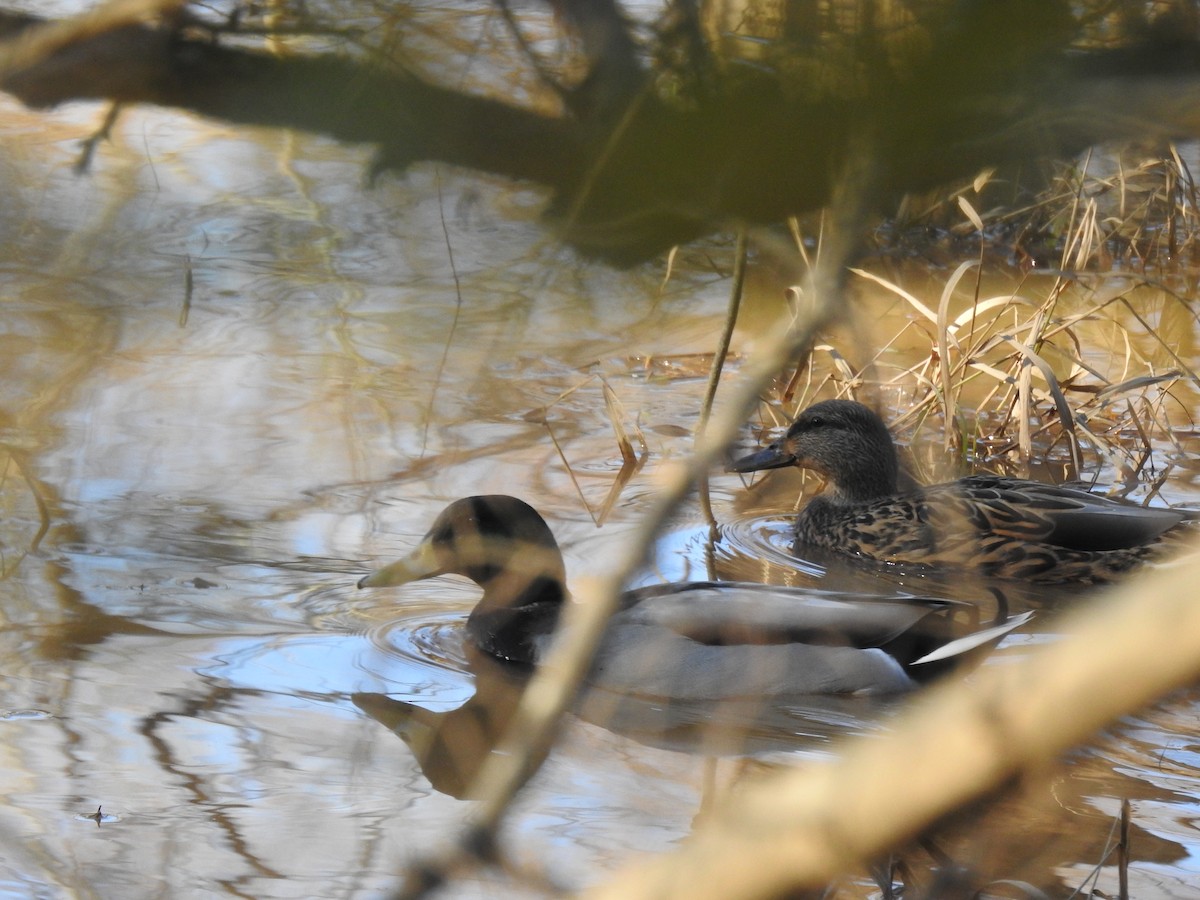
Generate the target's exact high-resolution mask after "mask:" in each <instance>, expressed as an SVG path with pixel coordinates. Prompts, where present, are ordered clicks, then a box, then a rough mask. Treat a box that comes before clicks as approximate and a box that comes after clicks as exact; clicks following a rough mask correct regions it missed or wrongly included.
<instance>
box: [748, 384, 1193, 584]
mask: <svg viewBox="0 0 1200 900" xmlns="http://www.w3.org/2000/svg"><path fill="white" fill-rule="evenodd" d="M788 465H796V466H800V467H802V468H806V469H812V470H814V471H816V472H818V473H820V474H821V475H823V476H824V477H825V478H826V479H828V481H829V483H830V487H831V490H830V491H828V492H826V493H824V494H822V495H820V496H818V497H816V498H814V499H813V500H811V501H810V502H809V503H808V505H807V506H805V507H804V509H802V510H801V511H800V514H799V515H798V516H797V517H796V541H797V543H798V544H807V545H812V546H818V547H824V548H827V549H831V550H835V551H838V552H841V553H847V554H851V555H854V556H858V557H865V558H868V559H872V560H877V561H880V562H888V563H899V564H909V565H931V566H942V567H950V568H956V569H970V570H974V571H977V572H979V573H981V574H983V575H987V576H990V577H994V578H1014V579H1021V580H1025V581H1032V582H1038V583H1042V584H1061V583H1068V582H1074V583H1080V584H1089V583H1101V582H1107V581H1111V580H1113V579H1114V578H1116V577H1118V576H1119V575H1121V574H1122V573H1123V572H1126V571H1128V570H1129V569H1132V568H1134V567H1135V566H1137V565H1138V564H1139V563H1141V562H1142V561H1143V560H1145V559H1147V558H1150V557H1152V556H1154V555H1156V554H1158V553H1159V552H1161V547H1162V540H1161V538H1162V535H1163V534H1164V533H1165V532H1167V531H1168V530H1169V529H1171V528H1174V527H1175V526H1176V525H1178V524H1179V523H1180V522H1182V521H1183V520H1184V519H1185V518H1187V516H1186V515H1185V514H1184V513H1182V512H1179V511H1176V510H1170V509H1148V508H1145V507H1141V506H1134V505H1132V504H1128V503H1121V502H1118V501H1115V500H1110V499H1107V498H1105V497H1100V496H1097V495H1096V494H1089V493H1088V492H1086V491H1081V490H1072V489H1070V488H1063V487H1057V486H1055V485H1049V484H1041V483H1040V482H1036V481H1027V480H1024V479H1020V478H1004V477H1001V476H997V475H972V476H969V477H967V478H960V479H959V480H958V481H953V482H949V483H947V484H938V485H934V486H932V487H926V488H921V489H919V490H916V491H912V492H908V493H899V492H898V491H897V487H896V479H897V472H898V469H899V464H898V462H897V457H896V447H895V444H894V442H893V441H892V436H891V434H890V433H889V432H888V430H887V426H886V425H884V423H883V420H882V419H880V418H879V416H878V415H876V414H875V413H874V412H873V411H872V410H871V409H869V408H868V407H866V406H864V405H863V404H861V403H856V402H854V401H851V400H825V401H823V402H821V403H816V404H814V405H813V406H810V407H809V408H808V409H806V410H804V412H802V413H801V414H800V416H799V418H797V419H796V421H795V422H794V423H793V424H792V426H791V427H790V428H789V429H788V430H787V433H786V434H785V435H784V436H783V437H782V438H781V439H780V440H778V441H776V442H775V443H773V444H771V445H770V446H768V447H766V448H764V449H763V450H760V451H759V452H758V453H754V454H751V455H750V456H747V457H744V458H742V459H739V460H737V461H736V462H734V463H733V464H732V465H731V466H730V469H731V470H732V471H735V472H754V471H758V470H760V469H774V468H780V467H782V466H788Z"/></svg>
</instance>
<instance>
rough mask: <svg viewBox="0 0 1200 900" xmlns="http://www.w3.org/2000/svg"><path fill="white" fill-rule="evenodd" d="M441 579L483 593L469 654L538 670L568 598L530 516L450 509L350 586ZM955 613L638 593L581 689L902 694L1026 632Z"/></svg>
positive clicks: (824, 600) (753, 592) (686, 592)
mask: <svg viewBox="0 0 1200 900" xmlns="http://www.w3.org/2000/svg"><path fill="white" fill-rule="evenodd" d="M446 574H457V575H465V576H466V577H467V578H469V579H471V580H472V581H474V582H475V583H476V584H477V585H479V586H480V587H481V588H483V597H482V598H481V599H480V600H479V602H478V603H477V604H476V606H475V608H474V609H473V610H472V611H471V613H470V615H469V616H468V617H467V623H466V633H467V637H468V638H469V639H470V640H471V641H472V642H473V643H474V644H475V645H476V646H477V647H478V648H479V649H481V650H483V651H484V652H485V653H488V654H490V655H491V656H493V657H496V658H498V659H503V660H508V661H509V662H512V663H516V664H521V665H536V664H537V663H538V662H539V661H541V659H542V658H543V656H544V654H545V653H546V649H547V647H548V646H549V643H550V640H551V637H552V635H553V633H554V631H555V628H556V626H557V624H558V619H559V613H560V612H561V610H562V608H563V604H564V603H566V602H567V597H568V595H567V590H566V574H565V570H564V566H563V558H562V553H561V552H560V551H559V548H558V544H557V542H556V541H555V540H554V535H553V534H552V533H551V532H550V528H549V527H548V526H547V525H546V522H545V520H543V519H542V517H541V516H540V515H539V514H538V513H537V511H536V510H534V509H533V508H532V507H531V506H529V505H528V504H526V503H525V502H523V501H521V500H518V499H516V498H515V497H509V496H504V495H492V496H482V497H467V498H465V499H463V500H456V501H454V502H453V503H451V504H450V505H449V506H448V507H447V508H446V509H445V510H444V511H443V512H442V513H441V515H439V516H438V518H437V520H436V521H435V522H434V523H433V526H432V527H431V528H430V529H429V532H428V533H427V534H426V535H425V537H424V538H422V539H421V542H420V543H419V544H418V545H417V547H416V549H415V550H413V551H412V552H411V553H410V554H409V555H408V556H406V557H404V558H403V559H401V560H399V561H398V562H394V563H392V564H391V565H389V566H386V567H384V568H382V569H379V570H378V571H376V572H374V573H372V574H370V575H367V576H366V577H365V578H363V579H362V580H361V581H359V582H358V586H359V587H360V588H368V587H385V586H389V585H402V584H407V583H409V582H412V581H417V580H420V579H425V578H432V577H434V576H437V575H446ZM962 611H963V606H962V605H955V604H952V603H948V602H945V601H936V600H930V601H921V600H916V599H907V600H902V601H896V600H880V599H878V598H874V599H867V598H865V597H863V596H845V595H837V596H835V595H833V594H830V593H828V592H820V591H811V590H801V589H797V588H787V587H777V586H772V585H763V584H745V583H734V582H729V583H713V582H693V583H677V584H663V585H656V586H653V587H645V588H640V589H637V590H633V591H629V592H627V593H625V594H624V595H622V598H621V604H620V610H619V611H618V612H617V613H616V614H615V615H614V616H613V618H612V619H611V620H610V622H609V626H608V629H607V631H606V633H605V636H604V639H603V641H602V642H601V645H600V647H599V649H598V651H597V654H596V659H595V662H594V665H593V667H592V670H591V674H590V679H589V680H590V682H591V683H592V684H593V685H595V686H598V687H601V688H608V689H611V690H614V691H621V692H624V693H632V694H641V695H645V696H657V697H671V698H678V699H719V698H729V697H739V696H767V695H790V694H812V693H852V692H881V693H882V692H892V691H902V690H907V689H910V688H913V687H915V686H916V685H917V683H918V682H921V681H924V680H926V679H928V678H930V677H933V676H935V675H937V674H940V673H941V672H942V671H944V670H945V669H947V668H948V667H950V666H952V665H953V664H954V663H956V662H959V661H962V660H963V659H964V658H967V657H972V656H975V653H974V652H973V651H981V650H985V649H987V648H990V647H991V646H993V645H994V644H995V643H997V642H998V641H999V640H1000V639H1001V638H1002V637H1003V636H1004V635H1005V634H1007V633H1008V632H1009V631H1011V630H1012V629H1014V628H1016V627H1018V626H1019V625H1020V624H1022V623H1023V622H1024V621H1025V617H1016V618H1014V619H1011V620H1009V621H1007V622H1005V623H1004V624H1001V625H997V626H994V627H992V628H986V629H983V630H976V631H972V630H971V629H972V628H974V624H973V623H964V621H963V619H964V617H963V616H962V615H960V614H959V613H961V612H962ZM972 611H973V610H972Z"/></svg>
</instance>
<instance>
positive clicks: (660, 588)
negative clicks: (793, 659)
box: [615, 581, 951, 647]
mask: <svg viewBox="0 0 1200 900" xmlns="http://www.w3.org/2000/svg"><path fill="white" fill-rule="evenodd" d="M949 606H951V604H950V603H949V602H947V601H934V600H931V601H918V600H916V599H899V600H895V599H882V598H879V597H875V596H867V595H861V596H860V595H853V594H846V593H844V592H837V593H835V592H829V591H819V590H814V589H807V588H789V587H782V586H777V585H766V584H753V583H742V582H702V581H701V582H687V583H677V584H663V585H655V586H653V587H646V588H641V589H639V590H636V591H630V592H629V593H628V594H626V595H625V608H624V609H623V610H622V611H621V612H620V613H618V615H617V616H616V617H615V618H616V620H617V621H619V622H620V623H622V624H638V625H647V626H654V627H658V628H663V629H667V630H670V631H673V632H675V633H676V634H678V635H681V636H682V637H686V638H689V639H690V640H693V641H697V642H699V643H702V644H711V645H721V646H730V645H738V644H753V645H763V644H790V643H812V644H830V645H844V646H853V647H879V646H882V645H884V644H887V643H889V642H890V641H893V640H895V639H896V638H898V637H899V636H901V635H903V634H904V633H906V632H908V631H910V630H911V629H913V628H915V627H916V626H917V625H918V624H920V623H921V622H922V621H923V620H925V619H927V618H928V617H929V616H931V615H934V614H936V613H938V612H939V611H942V610H945V609H947V608H948V607H949Z"/></svg>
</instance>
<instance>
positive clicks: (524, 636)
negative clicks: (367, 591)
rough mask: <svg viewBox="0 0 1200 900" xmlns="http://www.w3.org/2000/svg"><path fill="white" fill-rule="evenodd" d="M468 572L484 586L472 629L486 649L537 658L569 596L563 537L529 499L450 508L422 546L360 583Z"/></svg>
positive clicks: (488, 499) (476, 500)
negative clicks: (560, 544) (556, 537)
mask: <svg viewBox="0 0 1200 900" xmlns="http://www.w3.org/2000/svg"><path fill="white" fill-rule="evenodd" d="M438 575H463V576H466V577H467V578H469V579H471V580H472V581H474V582H475V583H476V584H477V585H479V586H480V587H481V588H483V597H482V598H481V599H480V601H479V603H478V604H477V605H476V607H475V609H474V610H472V612H471V615H470V617H469V618H468V620H467V632H468V634H469V635H470V636H471V638H472V639H473V640H474V641H475V643H476V644H477V645H478V646H479V647H480V648H481V649H483V650H484V651H485V652H488V653H491V654H492V655H493V656H498V657H501V658H503V659H510V660H514V661H518V662H525V663H531V662H534V661H535V657H536V656H537V654H538V652H539V648H540V645H541V641H542V638H544V637H545V636H546V635H548V634H549V633H551V632H552V631H553V630H554V627H555V625H556V624H557V620H558V612H559V609H560V608H561V606H562V603H563V601H564V600H565V598H566V588H565V583H566V572H565V569H564V566H563V558H562V552H561V551H560V550H559V548H558V542H557V541H555V540H554V535H553V534H552V533H551V531H550V528H549V526H548V525H546V522H545V520H544V519H543V518H542V517H541V516H540V515H539V514H538V513H537V511H536V510H535V509H534V508H533V507H531V506H530V505H529V504H527V503H525V502H524V501H522V500H518V499H517V498H516V497H508V496H505V495H503V494H493V495H488V496H478V497H466V498H464V499H462V500H455V501H454V502H453V503H451V504H450V505H449V506H447V507H446V508H445V509H444V510H443V511H442V513H441V515H439V516H438V517H437V519H436V520H435V521H434V523H433V525H432V527H431V528H430V529H429V531H428V532H427V533H426V534H425V536H424V537H423V538H421V542H420V543H419V544H418V545H417V546H416V548H415V549H414V550H413V551H412V552H411V553H409V554H408V556H405V557H404V558H403V559H400V560H397V561H396V562H394V563H392V564H391V565H388V566H385V567H384V568H382V569H379V570H378V571H376V572H372V573H371V574H370V575H367V576H366V577H365V578H363V579H361V580H360V581H359V582H358V586H359V587H360V588H368V587H390V586H395V585H402V584H408V583H410V582H413V581H420V580H423V579H426V578H434V577H436V576H438Z"/></svg>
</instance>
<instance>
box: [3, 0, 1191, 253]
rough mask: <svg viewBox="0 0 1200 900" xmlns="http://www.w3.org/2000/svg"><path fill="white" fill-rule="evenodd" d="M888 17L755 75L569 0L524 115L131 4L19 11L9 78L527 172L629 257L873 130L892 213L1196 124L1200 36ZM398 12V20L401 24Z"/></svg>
mask: <svg viewBox="0 0 1200 900" xmlns="http://www.w3.org/2000/svg"><path fill="white" fill-rule="evenodd" d="M1110 5H1111V4H1110ZM1120 5H1121V4H1116V6H1120ZM279 6H280V9H287V8H289V4H286V3H283V4H279ZM331 6H335V5H332V4H331ZM479 6H480V9H481V10H484V11H486V10H487V9H488V4H487V3H485V2H483V0H480V3H479ZM834 6H837V7H838V8H839V9H842V8H843V7H844V8H845V9H844V10H843V11H844V12H846V13H848V14H849V13H853V12H854V11H855V4H853V3H847V4H834ZM885 6H888V5H887V4H873V3H863V4H861V10H859V12H860V15H858V16H857V17H855V16H853V15H847V16H846V17H845V18H847V19H848V20H850V22H851V23H852V24H848V25H844V26H839V23H838V22H837V21H835V20H836V19H837V17H836V16H832V17H831V19H830V21H828V22H821V23H817V24H815V25H814V26H813V31H812V33H811V34H805V35H802V36H801V38H802V39H801V40H799V41H793V42H792V43H788V42H787V41H780V43H779V47H778V49H777V50H775V55H774V56H773V57H772V58H771V59H770V61H769V63H768V64H762V65H753V66H739V65H732V64H730V63H729V61H728V60H723V59H720V58H719V57H718V56H717V54H716V53H715V52H714V51H713V49H712V48H711V47H710V46H709V45H708V44H707V43H706V42H705V40H702V39H701V38H700V33H701V31H702V29H701V27H700V22H699V18H698V16H699V12H698V9H699V7H698V6H697V5H696V4H684V3H679V4H674V5H668V7H669V10H670V14H673V15H675V16H676V17H677V18H680V19H681V20H682V21H680V22H677V23H676V24H675V25H674V26H672V25H671V23H670V21H669V20H668V21H663V22H660V23H657V25H656V27H655V28H652V29H641V30H639V29H637V28H635V27H634V25H633V24H632V23H631V22H630V20H628V19H627V18H626V17H625V15H624V14H623V12H622V10H621V9H620V7H619V5H618V4H617V3H616V2H615V0H557V2H555V3H554V4H553V9H554V10H555V11H557V12H559V13H561V15H560V16H559V17H557V18H555V19H553V25H552V26H551V27H553V28H555V29H557V30H558V31H559V32H560V34H559V37H561V38H562V39H563V45H564V46H567V47H575V48H577V50H578V52H577V53H575V54H574V55H572V57H571V59H570V61H569V62H568V63H567V64H564V65H562V66H561V67H560V70H556V71H551V70H550V69H549V68H548V67H546V66H545V65H542V63H541V61H540V60H538V59H536V58H534V57H532V52H531V51H530V50H529V47H528V45H527V44H523V43H521V41H519V40H518V41H516V42H515V43H516V47H515V48H511V49H510V56H511V59H509V60H507V61H506V62H505V65H506V66H507V67H508V68H509V69H510V70H511V71H512V72H513V73H528V72H529V70H530V69H533V70H535V71H536V72H537V77H535V78H533V79H527V82H528V81H532V82H533V83H534V84H537V85H541V87H542V88H543V89H542V91H541V93H540V94H539V93H537V90H536V89H535V88H530V87H529V85H528V83H526V84H525V85H522V83H521V82H520V80H519V79H518V78H517V75H516V74H514V76H513V77H514V88H513V90H512V91H511V94H512V95H514V96H516V95H520V94H524V93H526V91H528V90H532V91H533V92H534V93H535V94H536V96H537V102H531V103H521V102H518V101H516V100H512V99H509V98H508V97H505V96H504V95H503V94H502V93H500V92H493V93H492V95H491V96H484V95H483V94H481V93H477V92H472V91H470V90H457V89H453V88H449V87H445V86H443V84H446V83H451V82H453V83H457V80H456V79H455V78H453V76H454V75H455V74H456V69H462V70H464V71H465V70H466V69H467V68H469V65H470V63H469V59H468V58H467V57H465V56H464V57H463V58H462V60H461V61H459V60H456V59H455V58H453V57H450V58H448V59H443V60H441V61H440V62H439V64H438V65H439V67H440V68H439V71H436V72H429V73H424V72H419V71H415V70H414V68H413V67H412V66H410V65H408V61H407V60H405V59H394V58H391V57H390V56H389V55H388V54H387V53H386V52H385V50H384V48H382V47H380V48H374V49H373V50H372V52H371V53H370V54H366V53H363V52H362V51H361V50H360V51H357V55H351V54H349V53H348V54H346V55H341V54H335V53H329V52H321V53H311V54H302V53H299V52H294V53H289V54H287V55H284V56H278V55H274V54H271V53H267V52H264V51H260V50H256V49H253V48H251V47H248V46H245V45H244V44H240V45H238V44H233V43H231V42H230V43H221V41H225V40H226V35H227V34H232V35H234V36H235V37H236V36H237V35H238V34H239V32H238V28H237V26H236V25H228V26H225V27H222V28H217V27H215V26H211V25H209V26H206V25H204V24H203V23H200V21H199V19H197V18H192V17H189V15H188V13H189V11H190V10H193V9H196V10H199V8H200V7H199V5H198V4H197V5H195V6H193V5H191V4H185V5H181V4H180V3H179V2H178V0H115V2H113V3H110V4H105V5H103V6H101V7H100V12H98V13H96V14H94V15H93V14H85V15H84V16H81V17H80V18H78V19H76V20H73V21H71V22H66V23H50V22H44V21H40V20H37V19H35V18H33V17H30V16H27V15H19V14H12V13H2V12H0V36H2V37H5V38H6V40H5V41H4V43H2V44H0V88H2V89H3V90H5V91H7V92H9V93H11V94H13V95H14V96H16V97H18V98H19V99H21V100H22V101H23V102H24V103H26V104H28V105H30V106H37V107H44V106H52V105H54V104H58V103H63V102H67V101H71V100H83V99H102V100H109V101H112V102H117V103H126V104H129V103H154V104H158V105H161V106H170V107H176V108H179V109H185V110H190V111H193V112H196V113H200V114H203V115H208V116H213V117H217V118H220V119H223V120H225V121H229V122H234V123H242V124H255V125H267V126H276V127H290V128H300V129H306V130H309V131H313V132H318V133H322V134H327V135H330V136H332V137H334V138H337V139H339V140H343V141H353V142H361V143H369V144H374V145H376V146H377V147H378V151H379V152H378V155H377V162H378V168H379V169H381V170H382V169H395V170H399V171H403V170H404V169H405V168H407V167H408V166H410V165H412V164H414V163H417V162H421V161H426V160H436V161H442V162H447V163H451V164H455V165H461V166H465V167H469V168H473V169H476V170H479V171H483V172H489V173H494V174H499V175H503V176H508V177H513V178H521V179H527V180H529V181H532V182H535V183H537V184H539V185H542V186H545V187H546V188H548V189H549V190H550V192H551V195H552V202H551V204H550V206H549V215H550V217H551V219H552V220H553V221H554V222H555V224H556V225H557V226H558V228H559V231H560V233H561V234H562V236H563V237H564V239H565V240H567V241H568V242H569V243H571V244H572V245H574V246H575V247H577V248H579V249H580V250H582V251H584V252H586V253H589V254H593V255H597V256H600V257H603V258H606V259H609V260H612V261H617V262H623V263H630V262H637V261H640V260H644V259H647V258H650V257H653V256H654V255H656V254H658V253H660V252H662V251H664V250H666V249H667V248H669V247H671V246H672V245H675V244H679V243H683V242H686V241H688V240H691V239H693V238H696V237H699V236H702V235H704V234H706V233H707V232H709V231H711V230H713V229H716V228H720V227H723V226H724V225H725V224H726V223H728V222H731V221H742V222H749V223H774V222H779V221H782V220H783V219H785V218H786V217H787V216H790V215H795V214H798V213H802V212H805V211H808V210H813V209H817V208H820V207H822V206H824V205H826V204H827V203H828V202H829V200H830V197H831V195H832V192H833V189H834V184H835V181H836V179H837V175H838V167H839V164H840V161H841V160H842V159H843V158H844V156H845V154H846V150H847V146H848V143H849V142H850V141H851V140H853V136H854V135H855V134H856V133H857V132H858V131H860V130H861V129H862V128H863V127H870V128H873V129H874V130H875V132H876V135H877V139H878V142H879V150H880V154H879V160H880V165H881V172H880V178H879V183H878V190H877V192H876V196H875V197H874V198H872V199H873V203H874V204H875V205H877V206H882V205H886V204H887V203H888V202H889V201H891V200H893V199H894V198H896V197H897V196H899V195H900V194H903V193H904V192H907V191H915V190H924V189H929V188H933V187H936V186H939V185H943V184H945V183H947V182H949V181H952V180H954V179H958V178H965V177H971V176H972V175H974V174H976V173H977V172H978V171H979V170H980V169H982V168H983V167H985V166H996V165H1002V164H1005V163H1024V162H1028V161H1029V160H1031V159H1033V158H1037V157H1066V156H1070V155H1072V154H1074V153H1077V152H1080V151H1082V150H1083V149H1085V148H1086V147H1088V146H1089V145H1091V144H1093V143H1096V142H1098V141H1104V140H1112V139H1128V138H1134V139H1143V138H1148V137H1152V136H1162V137H1173V136H1188V135H1194V134H1200V39H1197V38H1196V37H1195V36H1193V35H1187V34H1183V35H1179V34H1172V35H1170V36H1169V37H1168V38H1163V37H1161V36H1155V35H1154V34H1153V33H1151V34H1149V35H1148V34H1143V33H1139V32H1137V31H1136V30H1131V33H1130V34H1129V35H1128V36H1127V37H1126V38H1125V39H1124V40H1123V42H1122V43H1121V44H1119V45H1118V46H1115V47H1108V46H1100V45H1098V44H1097V43H1096V42H1095V41H1092V42H1091V43H1089V42H1088V41H1087V40H1086V39H1085V37H1086V36H1085V35H1084V32H1085V30H1086V27H1085V24H1084V23H1085V20H1086V19H1087V18H1088V17H1087V15H1086V14H1085V13H1086V10H1084V11H1081V12H1078V13H1077V12H1076V11H1075V7H1074V6H1072V5H1068V4H1066V3H1059V2H1050V0H1015V2H1011V3H1006V4H990V3H974V4H970V3H959V2H952V0H947V2H944V3H932V4H928V5H924V6H921V7H920V15H919V16H917V15H916V14H915V13H913V12H904V11H903V10H901V12H903V14H902V15H901V14H899V13H897V15H898V16H899V17H898V18H897V19H896V20H895V21H891V20H888V19H886V17H885V18H880V17H881V16H883V15H884V14H883V12H882V10H883V7H885ZM905 6H906V5H905V4H899V5H898V7H905ZM1083 6H1084V7H1086V6H1087V4H1083ZM1134 6H1136V4H1133V3H1130V4H1128V7H1130V11H1132V8H1133V7H1134ZM296 8H298V9H303V8H304V7H303V6H302V5H296ZM400 9H401V11H400V12H397V14H396V17H395V21H393V22H391V23H390V25H389V26H388V27H390V28H394V29H397V30H399V31H402V30H403V29H404V27H405V21H404V18H403V15H404V13H403V12H402V10H403V5H400ZM148 10H149V11H153V10H158V14H157V17H156V18H154V19H153V20H151V21H147V15H146V13H147V11H148ZM104 13H107V14H104ZM546 13H547V10H536V11H533V12H530V13H529V14H530V15H537V14H540V15H543V16H545V15H546ZM330 15H333V13H330ZM510 21H514V20H513V19H512V17H510ZM380 27H381V28H382V27H383V26H382V25H381V26H380ZM516 27H517V26H516V25H514V29H515V28H516ZM839 27H841V28H842V30H839ZM646 35H648V36H646ZM688 36H690V37H688ZM385 43H386V42H385ZM652 60H653V62H651V61H652ZM580 70H582V74H581V75H579V76H577V77H571V78H568V76H567V75H566V74H563V73H565V72H572V71H574V72H579V71H580ZM447 76H450V77H449V78H448V77H447Z"/></svg>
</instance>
